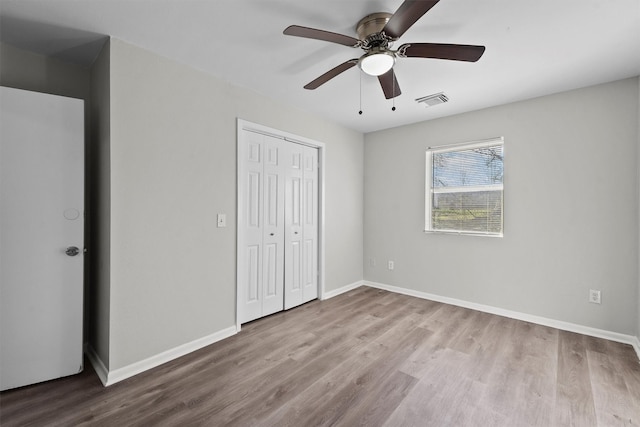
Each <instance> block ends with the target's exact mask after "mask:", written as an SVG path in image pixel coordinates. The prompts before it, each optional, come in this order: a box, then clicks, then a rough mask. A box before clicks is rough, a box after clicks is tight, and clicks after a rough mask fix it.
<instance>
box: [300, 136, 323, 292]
mask: <svg viewBox="0 0 640 427" xmlns="http://www.w3.org/2000/svg"><path fill="white" fill-rule="evenodd" d="M303 148H304V150H303V153H304V157H303V158H304V163H303V169H304V192H303V193H304V217H303V227H302V230H303V254H304V264H303V272H304V273H303V277H302V302H303V303H305V302H308V301H311V300H313V299H316V298H318V205H319V203H318V200H319V196H318V150H317V149H316V148H312V147H303Z"/></svg>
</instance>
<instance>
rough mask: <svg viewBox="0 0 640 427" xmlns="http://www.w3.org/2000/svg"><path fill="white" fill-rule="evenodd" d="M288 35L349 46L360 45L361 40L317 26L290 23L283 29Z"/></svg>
mask: <svg viewBox="0 0 640 427" xmlns="http://www.w3.org/2000/svg"><path fill="white" fill-rule="evenodd" d="M283 34H286V35H288V36H296V37H306V38H308V39H315V40H322V41H326V42H331V43H338V44H341V45H344V46H349V47H358V46H360V40H358V39H356V38H353V37H350V36H345V35H343V34H338V33H332V32H331V31H324V30H317V29H315V28H308V27H301V26H299V25H290V26H288V27H287V28H285V30H284V31H283Z"/></svg>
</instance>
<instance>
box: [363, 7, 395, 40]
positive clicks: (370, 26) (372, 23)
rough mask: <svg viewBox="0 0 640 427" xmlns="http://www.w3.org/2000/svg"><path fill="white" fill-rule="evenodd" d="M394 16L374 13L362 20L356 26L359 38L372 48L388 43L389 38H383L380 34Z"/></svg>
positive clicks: (385, 13)
mask: <svg viewBox="0 0 640 427" xmlns="http://www.w3.org/2000/svg"><path fill="white" fill-rule="evenodd" d="M391 16H392V14H391V13H387V12H378V13H372V14H370V15H367V16H365V17H364V18H362V19H361V20H360V21H359V22H358V25H356V33H357V34H358V38H359V39H360V40H363V41H365V42H367V44H370V45H372V46H380V45H381V44H383V43H385V42H388V38H385V37H381V36H380V32H381V31H382V29H383V28H384V26H385V25H387V22H389V18H391Z"/></svg>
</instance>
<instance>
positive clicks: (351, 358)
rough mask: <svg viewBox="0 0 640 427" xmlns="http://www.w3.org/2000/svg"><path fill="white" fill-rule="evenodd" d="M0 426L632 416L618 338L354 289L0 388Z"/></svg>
mask: <svg viewBox="0 0 640 427" xmlns="http://www.w3.org/2000/svg"><path fill="white" fill-rule="evenodd" d="M0 424H2V426H7V427H8V426H30V425H43V426H44V425H46V426H52V425H64V426H77V425H99V426H102V425H104V426H117V427H122V426H132V425H140V426H158V425H181V426H186V425H189V426H191V425H207V426H223V425H234V426H250V425H258V426H305V427H306V426H315V425H340V426H354V425H365V426H379V425H384V426H393V427H396V426H483V427H486V426H509V427H513V426H572V425H573V426H580V427H583V426H631V425H633V426H638V425H640V363H639V362H638V358H637V356H636V354H635V352H634V351H633V348H632V347H631V346H629V345H625V344H619V343H614V342H610V341H606V340H602V339H597V338H591V337H587V336H583V335H578V334H574V333H570V332H563V331H559V330H557V329H552V328H548V327H544V326H538V325H535V324H531V323H526V322H522V321H517V320H513V319H508V318H504V317H499V316H495V315H491V314H486V313H481V312H477V311H473V310H469V309H465V308H460V307H455V306H451V305H446V304H440V303H436V302H432V301H425V300H421V299H418V298H413V297H408V296H404V295H398V294H394V293H390V292H386V291H381V290H377V289H372V288H367V287H361V288H358V289H356V290H354V291H351V292H349V293H346V294H343V295H340V296H338V297H335V298H332V299H330V300H327V301H313V302H311V303H308V304H306V305H304V306H302V307H299V308H297V309H293V310H290V311H288V312H283V313H279V314H276V315H273V316H270V317H267V318H264V319H261V320H258V321H255V322H252V323H249V324H247V325H244V326H243V329H242V331H241V332H240V333H239V334H237V335H235V336H233V337H231V338H229V339H226V340H224V341H222V342H219V343H216V344H213V345H211V346H208V347H206V348H204V349H202V350H199V351H197V352H194V353H191V354H189V355H187V356H184V357H182V358H180V359H177V360H175V361H172V362H170V363H167V364H165V365H162V366H160V367H158V368H156V369H153V370H151V371H147V372H145V373H143V374H140V375H138V376H136V377H133V378H130V379H128V380H126V381H123V382H120V383H117V384H115V385H113V386H110V387H108V388H104V387H103V386H102V385H101V383H100V381H99V380H98V378H97V376H96V374H95V373H94V372H93V370H92V369H91V367H90V366H89V365H87V366H86V368H85V372H84V373H82V374H79V375H76V376H73V377H68V378H63V379H60V380H55V381H50V382H47V383H43V384H38V385H34V386H29V387H24V388H21V389H16V390H11V391H6V392H3V393H2V394H0Z"/></svg>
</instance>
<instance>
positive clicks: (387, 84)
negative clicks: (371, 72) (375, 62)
mask: <svg viewBox="0 0 640 427" xmlns="http://www.w3.org/2000/svg"><path fill="white" fill-rule="evenodd" d="M378 81H379V82H380V86H382V91H383V92H384V97H385V98H387V99H391V98H395V97H396V96H398V95H400V94H401V93H402V92H401V91H400V86H399V85H398V80H397V79H396V73H395V72H394V71H393V68H392V69H390V70H389V71H387V72H386V73H384V74H382V75H379V76H378Z"/></svg>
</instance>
